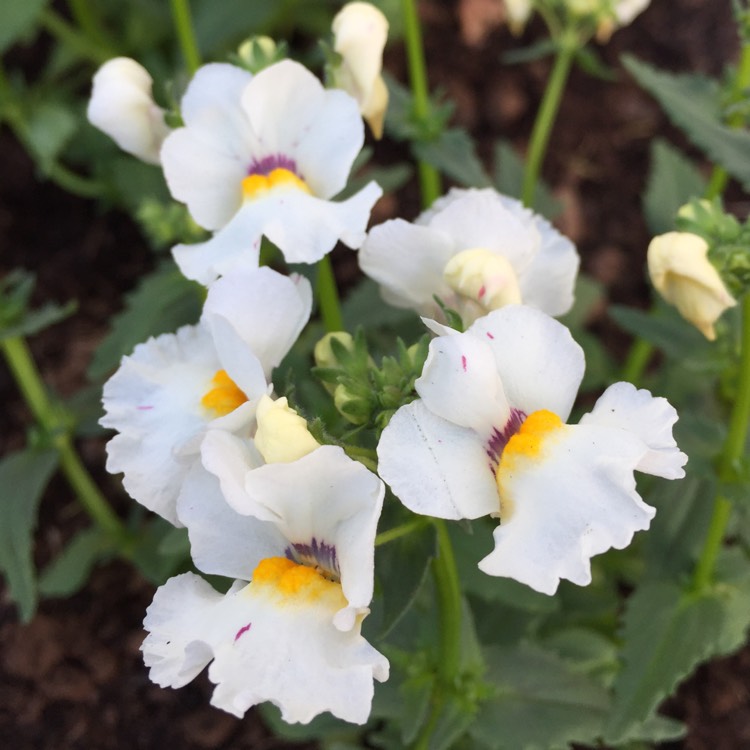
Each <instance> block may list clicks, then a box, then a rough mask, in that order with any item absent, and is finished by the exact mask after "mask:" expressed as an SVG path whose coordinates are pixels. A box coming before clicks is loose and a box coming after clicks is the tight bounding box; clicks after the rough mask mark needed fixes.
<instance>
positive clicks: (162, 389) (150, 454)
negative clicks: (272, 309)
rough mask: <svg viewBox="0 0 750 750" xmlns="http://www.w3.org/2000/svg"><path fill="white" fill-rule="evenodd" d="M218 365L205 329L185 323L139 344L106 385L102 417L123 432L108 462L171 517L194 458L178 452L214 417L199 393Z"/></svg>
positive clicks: (110, 447)
mask: <svg viewBox="0 0 750 750" xmlns="http://www.w3.org/2000/svg"><path fill="white" fill-rule="evenodd" d="M220 367H221V365H220V363H219V360H218V358H217V356H216V351H215V349H214V346H213V343H212V341H211V337H210V335H209V333H208V331H206V330H205V328H203V327H202V326H185V327H183V328H181V329H180V330H179V331H178V332H177V333H176V334H165V335H163V336H159V337H158V338H156V339H149V340H148V341H146V342H145V343H143V344H139V345H138V346H137V347H136V348H135V351H134V352H133V354H132V355H131V356H130V357H124V358H123V360H122V363H121V365H120V368H119V369H118V370H117V372H116V373H115V374H114V375H113V376H112V377H111V378H110V379H109V380H108V381H107V383H106V384H105V386H104V394H103V403H104V410H105V416H104V417H102V419H101V424H102V425H103V426H104V427H111V428H113V429H115V430H117V431H118V432H119V433H120V434H118V435H116V436H115V437H114V438H112V439H111V440H110V441H109V443H108V444H107V453H108V459H107V470H108V471H110V472H112V473H114V474H116V473H118V472H124V474H125V476H124V478H123V484H124V485H125V489H126V490H127V491H128V493H129V494H130V495H131V496H132V497H133V498H135V499H136V500H137V501H138V502H139V503H141V504H143V505H145V506H146V507H147V508H149V509H150V510H153V511H155V512H156V513H159V515H161V516H163V517H164V518H166V519H167V520H168V521H170V522H172V523H177V517H176V514H175V502H176V500H177V495H178V493H179V491H180V486H181V484H182V481H183V479H184V477H185V475H186V473H187V471H188V469H189V468H190V463H191V461H192V460H197V455H196V456H195V457H194V458H193V459H191V458H190V457H189V456H185V455H178V453H180V451H181V449H182V448H183V447H184V446H185V445H186V444H188V443H191V441H193V440H194V439H195V438H196V436H200V435H202V433H203V432H204V430H205V429H206V426H207V424H208V422H209V421H210V419H211V415H210V414H209V413H208V412H207V411H206V409H204V407H203V406H202V405H201V399H202V397H203V395H204V394H205V393H206V391H207V390H208V389H209V388H210V382H211V379H212V378H213V376H214V374H215V373H216V371H217V370H218V369H219V368H220ZM196 450H197V447H196ZM183 453H184V451H183Z"/></svg>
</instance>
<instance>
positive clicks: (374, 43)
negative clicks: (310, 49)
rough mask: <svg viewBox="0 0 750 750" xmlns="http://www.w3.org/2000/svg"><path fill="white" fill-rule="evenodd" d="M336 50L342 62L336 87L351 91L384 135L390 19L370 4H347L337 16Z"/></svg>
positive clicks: (377, 133) (336, 70)
mask: <svg viewBox="0 0 750 750" xmlns="http://www.w3.org/2000/svg"><path fill="white" fill-rule="evenodd" d="M332 28H333V35H334V42H333V48H334V50H335V51H336V52H337V53H338V54H339V55H341V63H340V64H339V65H338V66H336V67H335V68H334V69H333V70H332V75H333V82H334V85H335V86H336V88H340V89H343V90H344V91H346V92H347V93H348V94H351V95H352V96H353V97H354V98H355V99H356V100H357V104H359V111H360V112H361V113H362V117H363V118H364V119H365V120H366V121H367V124H368V125H369V126H370V130H372V134H373V135H374V136H375V138H378V139H379V138H381V137H382V135H383V121H384V120H385V111H386V109H387V107H388V89H387V88H386V85H385V82H384V81H383V77H382V76H381V71H382V69H383V49H384V48H385V43H386V40H387V38H388V20H387V19H386V17H385V16H384V15H383V13H382V12H381V11H380V10H378V8H376V7H375V6H374V5H370V3H362V2H354V3H347V4H346V5H345V6H344V7H343V8H342V9H341V10H340V11H339V12H338V14H337V15H336V17H335V18H334V19H333V27H332Z"/></svg>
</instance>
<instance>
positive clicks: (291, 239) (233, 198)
mask: <svg viewBox="0 0 750 750" xmlns="http://www.w3.org/2000/svg"><path fill="white" fill-rule="evenodd" d="M182 118H183V120H184V122H185V127H183V128H179V129H178V130H176V131H174V132H173V133H172V134H171V135H170V136H169V137H168V138H167V139H166V140H165V142H164V146H163V147H162V152H161V159H162V165H163V167H164V174H165V177H166V179H167V184H168V186H169V189H170V191H171V193H172V195H173V196H174V197H175V198H177V199H178V200H180V201H183V202H184V203H186V204H187V207H188V209H189V211H190V213H191V215H192V216H193V218H194V219H195V221H196V222H198V224H200V225H201V226H203V227H205V228H206V229H210V230H218V231H216V233H215V234H214V236H213V237H212V238H211V239H210V240H208V241H207V242H203V243H199V244H196V245H178V246H177V247H175V248H174V250H173V254H174V257H175V260H176V261H177V264H178V265H179V267H180V269H181V270H182V272H183V273H184V274H185V275H186V276H187V277H188V278H191V279H195V280H196V281H200V282H201V283H204V284H209V283H211V282H212V281H213V280H214V279H215V278H216V277H217V276H221V275H223V274H226V273H227V272H228V271H229V270H230V269H231V268H233V267H234V266H235V265H236V264H237V263H238V262H240V261H244V262H247V261H248V260H249V261H250V262H252V263H255V264H257V262H258V252H259V248H260V241H261V236H266V237H267V238H268V239H269V240H270V241H271V242H273V243H274V244H275V245H276V246H278V247H279V249H280V250H281V251H282V252H283V253H284V257H285V258H286V260H287V261H289V262H302V263H313V262H315V261H317V260H320V258H322V257H323V256H324V255H325V254H326V253H327V252H329V251H330V250H332V249H333V247H334V245H335V244H336V242H337V241H339V240H341V241H342V242H344V244H346V245H349V246H350V247H359V245H360V244H361V243H362V241H363V239H364V237H365V230H366V228H367V222H368V220H369V217H370V210H371V208H372V206H373V204H374V203H375V201H376V200H377V199H378V198H379V197H380V195H381V190H380V188H379V187H378V186H377V184H376V183H374V182H371V183H370V184H368V185H367V186H366V187H364V188H363V189H362V190H360V191H359V192H358V193H357V194H355V195H354V196H352V197H351V198H349V199H348V200H346V201H342V202H340V203H339V202H334V201H332V200H330V199H331V198H332V197H333V196H335V195H336V194H337V193H339V192H340V191H341V190H342V189H343V188H344V186H345V185H346V181H347V178H348V175H349V172H350V170H351V167H352V163H353V161H354V158H355V157H356V156H357V154H358V153H359V151H360V149H361V148H362V144H363V142H364V126H363V124H362V120H361V119H360V115H359V110H358V107H357V103H356V102H355V101H354V99H352V97H350V96H349V95H348V94H346V93H344V92H343V91H326V90H325V89H324V88H323V86H322V84H321V83H320V81H318V79H317V78H315V76H313V75H312V74H311V73H310V72H309V71H307V70H306V69H305V68H304V67H302V66H301V65H299V64H298V63H295V62H292V61H290V60H285V61H282V62H279V63H276V64H274V65H271V66H269V67H268V68H266V69H265V70H263V71H261V72H260V73H258V74H257V75H256V76H252V75H251V74H250V73H248V72H246V71H244V70H242V69H240V68H237V67H234V66H232V65H227V64H219V63H215V64H211V65H206V66H204V67H203V68H201V69H200V70H199V71H198V72H197V73H196V74H195V77H194V78H193V80H192V81H191V83H190V85H189V86H188V89H187V92H186V93H185V96H184V97H183V99H182Z"/></svg>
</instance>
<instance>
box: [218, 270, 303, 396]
mask: <svg viewBox="0 0 750 750" xmlns="http://www.w3.org/2000/svg"><path fill="white" fill-rule="evenodd" d="M311 307H312V289H311V287H310V282H309V281H307V279H305V278H303V277H299V279H298V280H297V281H295V280H293V279H291V278H290V277H288V276H283V275H282V274H280V273H277V272H276V271H273V270H272V269H270V268H267V267H264V268H258V269H254V270H246V269H242V270H238V271H235V272H234V273H232V274H230V275H229V276H224V277H223V278H221V279H219V280H218V281H216V282H215V283H214V284H212V285H211V288H210V289H209V291H208V297H207V298H206V304H205V306H204V308H203V316H204V318H205V319H206V321H207V322H208V324H209V326H211V325H212V320H213V319H214V318H215V317H222V318H225V319H226V320H227V321H230V322H231V324H232V327H233V329H234V330H235V331H236V332H237V334H238V335H239V338H240V339H241V341H242V342H243V344H244V345H245V346H246V347H247V348H248V349H249V350H251V351H252V352H253V353H254V354H255V356H256V357H257V358H258V359H259V360H260V362H261V363H262V365H263V370H264V372H265V376H266V378H269V379H270V376H271V371H272V370H273V368H274V367H276V366H277V365H278V364H279V363H280V362H281V360H282V359H283V358H284V357H285V356H286V354H287V352H288V351H289V350H290V349H291V348H292V345H293V344H294V342H295V341H296V340H297V338H298V337H299V334H300V333H301V331H302V329H303V328H304V326H305V324H306V323H307V321H308V319H309V318H310V310H311ZM220 355H221V352H220ZM233 379H234V380H235V382H237V384H238V385H240V384H239V382H238V381H237V380H236V379H235V378H233ZM240 387H241V388H242V386H240ZM242 390H244V391H245V393H248V391H247V390H245V389H244V388H242ZM248 395H249V394H248Z"/></svg>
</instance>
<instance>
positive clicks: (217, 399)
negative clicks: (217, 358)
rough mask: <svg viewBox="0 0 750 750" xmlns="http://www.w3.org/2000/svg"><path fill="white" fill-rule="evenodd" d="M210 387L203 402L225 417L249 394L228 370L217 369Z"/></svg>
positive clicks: (218, 414) (207, 407)
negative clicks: (230, 375) (238, 384)
mask: <svg viewBox="0 0 750 750" xmlns="http://www.w3.org/2000/svg"><path fill="white" fill-rule="evenodd" d="M211 385H212V386H213V387H212V388H210V389H209V390H208V391H207V392H206V394H205V396H203V398H202V399H201V404H202V405H203V406H205V407H206V409H210V410H211V411H212V412H214V413H215V414H216V415H217V416H219V417H223V416H225V415H226V414H229V413H230V412H232V411H234V410H235V409H236V408H237V407H238V406H242V404H244V403H245V401H247V396H246V395H245V394H244V393H243V392H242V391H241V390H240V389H239V388H238V387H237V384H236V383H235V382H234V380H232V378H230V377H229V375H227V373H226V370H217V371H216V374H215V375H214V376H213V378H212V379H211Z"/></svg>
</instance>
